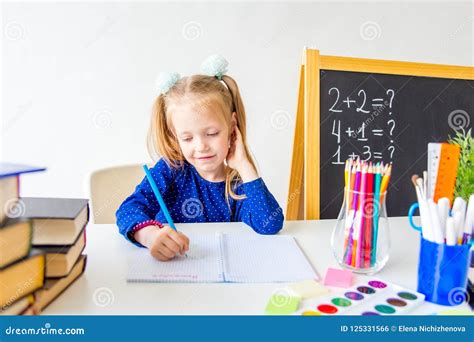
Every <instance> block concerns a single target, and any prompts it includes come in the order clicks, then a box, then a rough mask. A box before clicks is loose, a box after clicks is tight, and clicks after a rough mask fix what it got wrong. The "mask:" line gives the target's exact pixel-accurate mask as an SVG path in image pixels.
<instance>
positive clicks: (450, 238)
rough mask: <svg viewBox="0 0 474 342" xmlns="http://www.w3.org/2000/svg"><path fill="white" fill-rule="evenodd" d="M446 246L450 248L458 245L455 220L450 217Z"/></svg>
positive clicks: (447, 224) (447, 221)
mask: <svg viewBox="0 0 474 342" xmlns="http://www.w3.org/2000/svg"><path fill="white" fill-rule="evenodd" d="M446 244H447V245H448V246H455V245H456V231H455V230H454V218H453V217H448V218H447V219H446Z"/></svg>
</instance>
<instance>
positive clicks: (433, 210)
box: [428, 199, 444, 244]
mask: <svg viewBox="0 0 474 342" xmlns="http://www.w3.org/2000/svg"><path fill="white" fill-rule="evenodd" d="M428 208H429V212H430V216H431V227H432V229H433V236H434V239H435V242H436V243H438V244H442V243H444V235H443V230H442V229H441V223H440V220H439V214H438V206H437V205H436V203H435V202H433V200H432V199H429V200H428Z"/></svg>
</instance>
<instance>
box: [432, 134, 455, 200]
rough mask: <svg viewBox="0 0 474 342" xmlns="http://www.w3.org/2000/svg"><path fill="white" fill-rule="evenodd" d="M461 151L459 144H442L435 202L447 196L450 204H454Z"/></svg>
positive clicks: (434, 194)
mask: <svg viewBox="0 0 474 342" xmlns="http://www.w3.org/2000/svg"><path fill="white" fill-rule="evenodd" d="M460 153H461V149H460V147H459V145H455V144H447V143H443V144H441V155H440V157H439V162H438V172H437V176H436V185H435V188H434V193H433V201H434V202H435V203H438V200H439V199H440V198H443V197H447V198H448V199H449V204H450V206H452V205H453V200H454V188H455V186H456V176H457V173H458V165H459V155H460Z"/></svg>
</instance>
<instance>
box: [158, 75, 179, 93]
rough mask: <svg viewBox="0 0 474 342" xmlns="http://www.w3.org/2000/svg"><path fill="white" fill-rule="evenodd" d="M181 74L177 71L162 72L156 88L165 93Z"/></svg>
mask: <svg viewBox="0 0 474 342" xmlns="http://www.w3.org/2000/svg"><path fill="white" fill-rule="evenodd" d="M180 78H181V76H180V75H179V74H178V73H177V72H161V73H160V74H159V75H158V78H157V80H156V88H157V90H158V92H159V93H160V94H161V95H163V94H166V93H167V92H168V90H170V89H171V88H172V87H173V86H174V85H175V84H176V82H178V80H179V79H180Z"/></svg>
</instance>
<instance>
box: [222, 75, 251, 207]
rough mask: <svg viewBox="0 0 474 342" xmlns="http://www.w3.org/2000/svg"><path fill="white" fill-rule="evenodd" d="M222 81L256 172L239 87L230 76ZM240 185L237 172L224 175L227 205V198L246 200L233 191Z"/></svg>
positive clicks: (230, 170) (233, 171)
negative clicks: (229, 96)
mask: <svg viewBox="0 0 474 342" xmlns="http://www.w3.org/2000/svg"><path fill="white" fill-rule="evenodd" d="M222 81H223V82H224V83H225V84H226V85H227V88H228V89H229V92H230V94H231V96H232V102H233V107H234V108H233V109H232V111H234V112H235V115H236V120H237V127H238V128H239V130H240V133H241V135H242V142H243V145H244V148H245V153H246V154H247V158H248V160H249V161H250V164H252V166H253V167H254V168H255V170H257V167H256V165H255V161H254V159H253V157H252V154H251V153H250V151H249V148H248V145H247V116H246V114H245V107H244V103H243V101H242V97H241V96H240V91H239V87H238V86H237V82H235V80H234V79H233V78H232V77H230V76H227V75H224V76H223V77H222ZM241 183H242V179H241V178H240V175H239V173H238V172H237V170H234V169H229V170H228V172H227V175H226V184H225V185H226V186H225V196H226V200H227V203H229V196H230V197H231V198H233V199H236V200H240V199H245V198H246V196H245V195H237V194H236V193H235V191H234V189H235V187H236V186H237V185H239V184H241Z"/></svg>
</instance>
